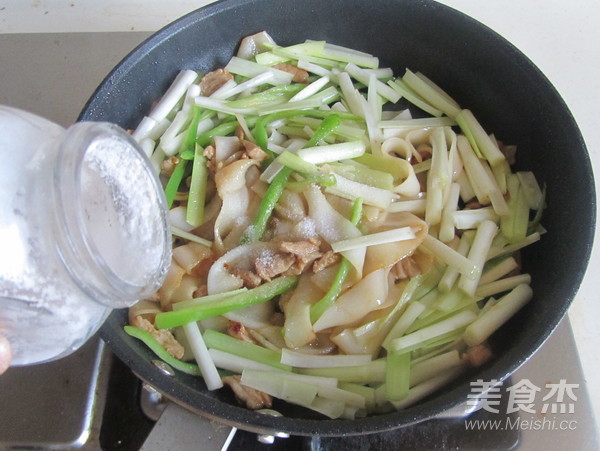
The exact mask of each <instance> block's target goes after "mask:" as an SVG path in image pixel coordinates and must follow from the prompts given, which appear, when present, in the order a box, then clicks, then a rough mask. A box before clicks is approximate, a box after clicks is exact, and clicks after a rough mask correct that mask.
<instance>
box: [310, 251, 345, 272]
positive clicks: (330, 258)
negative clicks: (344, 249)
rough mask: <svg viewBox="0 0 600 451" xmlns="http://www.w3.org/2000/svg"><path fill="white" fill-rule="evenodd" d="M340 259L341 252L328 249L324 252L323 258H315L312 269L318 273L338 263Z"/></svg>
mask: <svg viewBox="0 0 600 451" xmlns="http://www.w3.org/2000/svg"><path fill="white" fill-rule="evenodd" d="M339 260H340V254H338V253H336V252H333V251H327V252H325V253H324V254H323V256H322V257H321V258H318V259H317V260H315V262H314V263H313V266H312V270H313V272H314V273H315V274H316V273H318V272H319V271H323V270H324V269H325V268H328V267H330V266H331V265H333V264H335V263H337V262H338V261H339Z"/></svg>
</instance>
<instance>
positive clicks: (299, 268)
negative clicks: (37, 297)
mask: <svg viewBox="0 0 600 451" xmlns="http://www.w3.org/2000/svg"><path fill="white" fill-rule="evenodd" d="M320 244H321V241H320V240H318V239H317V238H312V237H311V238H309V239H308V240H303V241H283V242H281V244H280V245H279V249H280V250H281V251H284V252H287V253H289V254H292V255H293V256H294V259H295V261H294V264H293V265H292V266H291V267H290V268H289V269H288V270H287V271H286V272H285V273H284V274H285V275H286V276H287V275H290V276H297V275H299V274H302V272H304V269H305V268H306V267H307V266H308V265H310V264H311V263H312V262H314V261H315V260H316V259H317V258H319V257H320V256H321V255H322V254H321V252H319V246H320Z"/></svg>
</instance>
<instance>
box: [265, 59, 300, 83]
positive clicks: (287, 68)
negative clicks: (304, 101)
mask: <svg viewBox="0 0 600 451" xmlns="http://www.w3.org/2000/svg"><path fill="white" fill-rule="evenodd" d="M273 68H275V69H279V70H282V71H284V72H288V73H290V74H292V75H293V76H294V77H293V78H292V81H293V82H294V83H308V72H306V71H305V70H304V69H300V68H299V67H297V66H294V65H293V64H288V63H279V64H276V65H275V66H273Z"/></svg>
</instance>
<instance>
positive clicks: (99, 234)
mask: <svg viewBox="0 0 600 451" xmlns="http://www.w3.org/2000/svg"><path fill="white" fill-rule="evenodd" d="M134 152H135V150H134V149H132V148H131V147H130V145H129V144H128V143H126V142H123V141H122V140H120V139H119V138H117V137H105V138H103V139H101V140H96V141H95V142H94V143H93V144H92V146H91V147H90V148H89V149H88V151H87V152H86V155H85V158H84V161H83V165H82V178H81V201H82V206H83V209H84V214H85V216H84V217H85V223H86V227H87V230H88V231H89V233H90V236H91V238H92V240H93V243H94V246H95V247H96V249H97V250H98V252H99V254H100V256H101V257H102V258H103V259H104V261H105V262H106V264H107V265H108V266H109V267H110V269H111V270H112V271H113V272H114V273H115V274H117V275H118V276H119V277H120V278H122V279H123V280H125V281H127V282H129V283H131V284H134V285H145V284H146V283H148V281H149V280H150V279H151V278H152V277H153V276H154V275H155V273H156V271H157V270H158V269H159V267H160V263H161V258H162V251H163V248H164V247H163V246H164V237H163V230H162V224H161V221H160V218H159V217H157V216H156V207H155V206H154V205H153V202H155V197H156V194H155V190H154V188H153V185H152V183H151V180H150V179H149V178H148V177H138V175H139V174H141V173H143V171H144V170H145V168H144V166H143V161H142V160H141V159H139V158H137V157H135V156H134V155H132V154H134Z"/></svg>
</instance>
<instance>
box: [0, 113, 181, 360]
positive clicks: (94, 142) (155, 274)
mask: <svg viewBox="0 0 600 451" xmlns="http://www.w3.org/2000/svg"><path fill="white" fill-rule="evenodd" d="M0 154H1V155H2V157H3V162H2V165H1V166H0V194H1V196H2V199H3V200H2V202H1V203H0V334H2V335H4V336H5V337H6V338H8V341H9V342H10V344H11V347H12V353H13V360H12V364H13V365H25V364H30V363H38V362H45V361H49V360H54V359H56V358H59V357H62V356H65V355H68V354H70V353H71V352H73V351H75V350H76V349H77V348H78V347H79V346H81V345H82V344H83V343H84V342H85V341H86V340H87V339H88V338H89V337H90V336H91V335H92V334H94V333H95V332H96V331H97V329H98V328H99V327H100V325H101V324H102V323H103V321H104V319H105V318H106V317H107V315H108V314H109V313H110V312H111V310H112V309H114V308H122V307H127V306H129V305H132V304H133V303H134V302H136V301H137V300H138V299H142V298H144V297H147V296H149V295H151V294H152V293H154V292H155V291H156V290H157V289H158V288H159V287H160V285H161V284H162V282H163V280H164V277H165V275H166V271H167V268H168V264H169V262H170V258H171V237H170V230H169V227H168V219H167V218H168V216H167V208H166V202H165V199H164V194H163V190H162V188H161V186H160V183H159V181H158V177H157V176H156V174H155V173H154V170H153V169H152V168H151V165H150V163H149V161H148V159H147V157H146V155H145V154H144V153H143V152H142V151H141V150H140V149H139V147H138V146H137V145H136V143H135V142H134V141H133V139H131V138H130V137H129V135H128V134H127V133H126V132H125V131H123V130H122V129H120V128H118V127H116V126H114V125H110V124H106V123H94V122H81V123H77V124H74V125H72V126H71V127H69V128H68V129H66V130H65V129H64V128H62V127H60V126H59V125H57V124H54V123H52V122H49V121H47V120H45V119H43V118H40V117H38V116H35V115H32V114H30V113H27V112H24V111H21V110H16V109H13V108H9V107H4V106H0Z"/></svg>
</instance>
